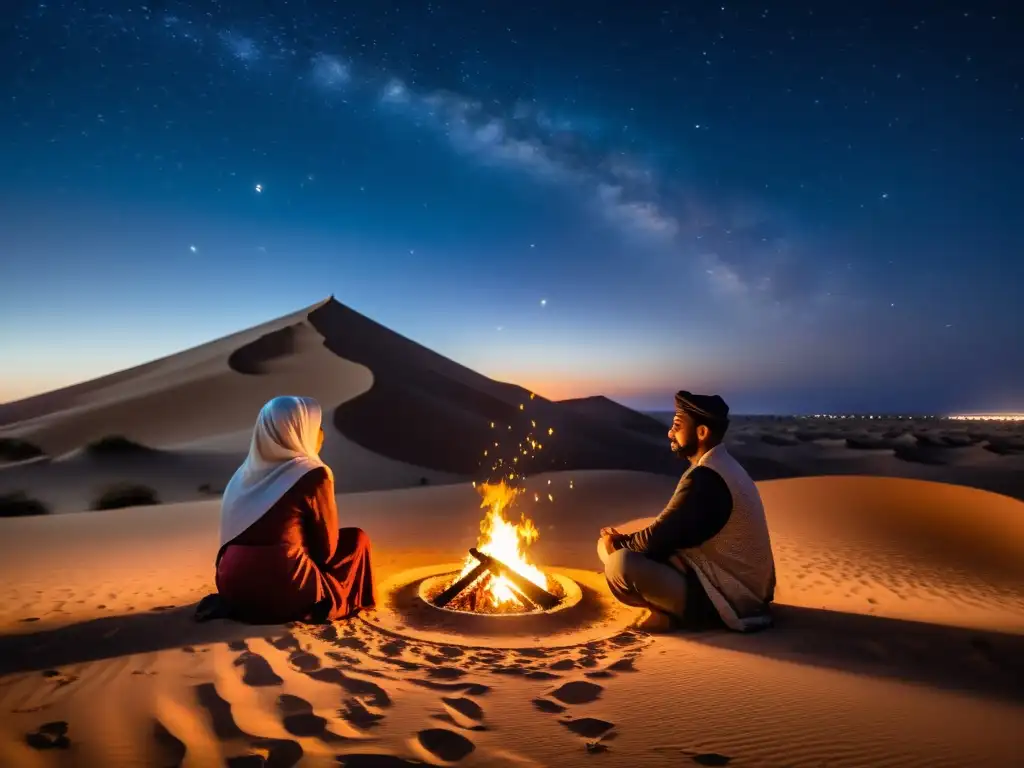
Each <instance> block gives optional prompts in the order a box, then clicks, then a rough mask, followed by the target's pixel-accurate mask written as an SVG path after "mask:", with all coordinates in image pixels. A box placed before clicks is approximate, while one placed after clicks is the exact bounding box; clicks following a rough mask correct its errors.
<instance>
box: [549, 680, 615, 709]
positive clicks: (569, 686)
mask: <svg viewBox="0 0 1024 768" xmlns="http://www.w3.org/2000/svg"><path fill="white" fill-rule="evenodd" d="M602 693H604V688H602V687H601V686H600V685H597V684H596V683H588V682H586V681H585V680H574V681H572V682H570V683H566V684H565V685H563V686H561V687H560V688H557V689H556V690H554V691H552V692H551V696H553V697H554V698H556V699H558V700H559V701H560V702H562V703H563V704H589V703H590V702H592V701H597V700H598V699H599V698H600V697H601V694H602Z"/></svg>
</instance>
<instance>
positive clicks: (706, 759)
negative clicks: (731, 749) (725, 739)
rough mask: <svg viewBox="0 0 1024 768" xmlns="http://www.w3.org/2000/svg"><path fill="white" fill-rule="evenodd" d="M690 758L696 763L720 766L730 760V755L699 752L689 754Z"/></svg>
mask: <svg viewBox="0 0 1024 768" xmlns="http://www.w3.org/2000/svg"><path fill="white" fill-rule="evenodd" d="M690 759H691V760H693V762H695V763H696V764H697V765H708V766H722V765H728V764H729V763H731V762H732V758H731V757H726V756H725V755H720V754H718V753H717V752H701V753H700V754H697V755H690Z"/></svg>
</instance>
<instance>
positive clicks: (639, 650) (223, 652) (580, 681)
mask: <svg viewBox="0 0 1024 768" xmlns="http://www.w3.org/2000/svg"><path fill="white" fill-rule="evenodd" d="M570 479H571V480H572V481H573V488H572V490H569V488H568V484H569V480H570ZM548 481H551V484H550V485H549V484H548ZM530 483H531V487H532V488H533V489H548V488H554V489H556V493H555V494H554V498H555V501H554V502H553V503H547V502H545V503H536V504H532V505H531V506H530V508H529V509H530V514H531V515H532V516H533V517H534V518H535V520H536V521H537V523H538V526H539V528H540V530H541V539H540V541H539V542H538V544H537V546H536V550H535V554H536V559H537V561H538V562H540V563H542V564H545V565H547V566H561V567H580V568H592V567H594V563H593V540H594V536H595V534H596V529H597V528H598V527H600V526H601V525H604V524H609V523H617V524H623V522H624V521H628V520H630V519H633V518H638V517H644V516H645V515H648V514H653V513H654V512H656V511H657V509H658V508H659V507H660V505H661V503H662V502H663V501H664V499H665V497H666V496H667V494H668V493H669V492H670V491H671V487H672V479H671V478H668V477H659V476H655V475H650V474H641V473H630V472H579V473H572V475H571V476H570V475H567V474H566V473H555V474H551V475H542V476H537V477H534V478H532V479H531V481H530ZM761 490H762V493H763V495H764V498H765V502H766V506H767V510H768V515H769V521H770V526H771V530H772V536H773V540H774V542H775V547H776V551H777V558H778V565H779V603H780V605H779V607H778V625H777V626H776V628H774V629H772V630H770V631H768V632H763V633H760V634H757V635H750V636H740V635H736V634H733V633H729V632H725V631H705V632H690V633H679V634H675V635H670V636H662V637H650V636H646V635H644V634H642V633H635V632H629V631H626V632H622V631H618V630H616V631H615V633H614V634H611V635H609V636H607V637H605V638H603V639H598V640H594V641H591V642H588V643H586V644H581V645H578V646H570V647H567V648H560V649H557V650H554V649H547V648H545V647H544V642H543V638H538V640H537V642H536V644H535V645H534V646H533V647H529V648H518V649H516V650H514V651H512V650H501V649H483V648H479V647H472V645H471V644H467V645H462V644H457V643H448V644H444V645H434V644H431V643H426V642H422V641H418V640H411V639H409V638H406V637H404V636H402V635H401V634H398V635H393V634H385V633H382V632H380V631H379V630H377V629H376V628H375V627H374V626H373V625H371V624H368V623H366V622H363V621H361V620H355V621H353V622H349V623H339V624H337V625H329V626H322V627H315V626H300V625H294V626H270V627H247V626H243V625H237V624H233V623H229V622H213V623H211V624H195V623H193V622H192V621H191V618H190V613H191V604H193V603H194V602H195V600H196V599H198V597H200V596H201V595H202V594H204V593H205V591H206V590H208V589H210V587H211V584H210V580H211V575H212V574H211V560H212V556H213V552H214V550H215V547H216V528H217V516H216V509H217V505H216V501H213V500H211V501H208V502H192V503H188V504H177V505H168V506H164V507H153V508H140V509H126V510H114V511H109V512H97V513H93V514H90V515H73V516H64V517H43V518H28V519H18V520H3V521H0V573H2V576H3V580H2V583H3V584H4V587H3V590H4V593H3V599H2V601H0V605H2V606H3V612H2V614H0V632H2V633H3V634H2V636H0V712H3V717H2V718H0V763H2V764H4V765H7V764H10V765H37V764H38V765H43V764H49V763H48V762H47V761H48V760H49V759H50V757H55V758H56V759H58V760H59V762H60V764H67V765H88V764H101V765H103V764H112V763H113V762H116V763H117V764H118V765H186V766H192V765H197V766H200V765H220V764H224V762H225V761H227V760H232V759H238V760H242V759H243V758H245V759H250V760H254V759H255V756H263V757H264V759H265V760H266V761H267V764H273V765H296V764H302V765H337V764H341V765H356V766H359V765H363V766H379V765H396V766H399V765H413V764H421V763H426V764H431V765H442V764H458V765H465V766H485V765H486V766H489V765H508V766H512V765H517V766H532V765H554V764H557V765H576V764H581V765H582V764H588V763H590V762H593V761H594V760H595V759H600V760H601V761H602V762H604V763H606V764H608V765H616V766H633V765H652V766H676V765H690V764H692V765H725V764H729V765H755V766H774V765H793V766H818V765H844V766H846V765H849V766H879V765H883V766H884V765H893V766H895V765H900V766H904V765H909V766H917V765H920V766H925V765H927V766H934V765H940V766H941V765H948V766H960V765H972V766H975V765H976V766H989V765H991V766H1005V765H1012V764H1015V762H1019V757H1020V754H1021V753H1020V740H1019V737H1018V735H1017V734H1018V733H1019V726H1020V723H1021V717H1022V714H1024V709H1022V705H1024V697H1022V694H1021V691H1024V661H1022V659H1024V639H1022V636H1021V635H1022V632H1024V582H1022V579H1021V566H1020V563H1021V562H1024V504H1022V503H1021V502H1018V501H1016V500H1013V499H1006V498H1003V497H999V496H996V495H994V494H988V493H985V492H982V491H977V490H972V489H966V488H954V489H950V488H948V487H946V486H942V485H936V484H932V483H925V482H919V481H908V480H895V479H879V478H857V477H839V478H836V477H829V478H809V479H798V480H776V481H770V482H765V483H762V484H761ZM339 503H340V505H341V510H342V515H343V518H344V521H345V522H346V523H350V524H358V525H362V526H363V527H365V528H366V529H367V530H368V531H370V533H371V536H372V537H373V539H374V544H375V547H376V555H377V562H378V566H379V578H387V577H388V576H390V575H393V574H395V573H398V572H400V571H403V570H405V569H409V568H415V567H418V566H421V565H428V564H431V563H438V562H448V561H451V560H452V559H457V558H458V556H459V553H460V552H464V550H465V548H466V547H467V546H468V545H469V544H471V543H473V542H474V540H475V537H476V524H477V522H478V520H479V509H478V508H477V496H476V494H475V492H474V491H473V490H472V489H471V488H470V487H469V486H468V485H465V484H458V485H449V486H445V487H436V488H419V489H408V490H398V491H387V492H379V493H363V494H349V495H346V496H342V497H340V499H339ZM967 511H969V512H970V515H971V519H972V520H976V521H977V522H978V524H977V525H976V526H973V525H966V524H965V522H964V521H965V517H966V514H967ZM638 513H639V514H638ZM440 521H444V526H443V529H441V528H440V526H439V522H440ZM634 522H635V523H638V522H640V521H639V520H635V521H634ZM439 529H440V530H443V534H439V533H438V531H439ZM951 543H962V546H958V547H951V546H950V544H951ZM247 756H248V757H247ZM231 764H234V763H231ZM238 764H242V763H241V762H239V763H238Z"/></svg>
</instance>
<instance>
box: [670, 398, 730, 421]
mask: <svg viewBox="0 0 1024 768" xmlns="http://www.w3.org/2000/svg"><path fill="white" fill-rule="evenodd" d="M676 410H679V411H683V412H684V413H688V414H689V415H690V416H692V417H694V418H695V419H696V420H697V421H710V422H716V423H722V422H726V421H728V420H729V406H728V405H726V402H725V400H723V399H722V398H721V396H719V395H695V394H693V393H692V392H686V391H685V390H684V391H679V392H676Z"/></svg>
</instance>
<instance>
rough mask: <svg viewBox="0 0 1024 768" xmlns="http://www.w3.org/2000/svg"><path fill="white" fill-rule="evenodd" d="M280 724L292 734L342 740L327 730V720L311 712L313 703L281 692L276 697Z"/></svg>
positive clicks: (327, 739)
mask: <svg viewBox="0 0 1024 768" xmlns="http://www.w3.org/2000/svg"><path fill="white" fill-rule="evenodd" d="M277 709H278V711H279V712H280V713H281V724H282V725H283V726H284V729H285V730H286V731H288V733H290V734H291V735H292V736H299V737H302V736H315V737H317V738H319V739H323V740H324V741H344V740H345V739H344V738H343V737H342V736H339V735H338V734H336V733H332V732H331V731H329V730H327V720H325V719H324V718H322V717H320V716H319V715H317V714H315V713H314V712H313V705H312V704H310V703H309V702H308V701H306V700H305V699H302V698H299V697H298V696H292V695H291V694H288V693H282V694H281V695H280V696H278V697H277Z"/></svg>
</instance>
